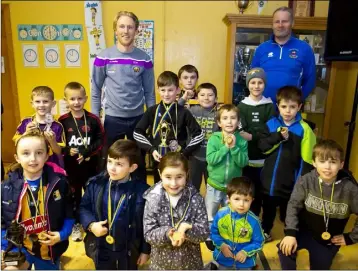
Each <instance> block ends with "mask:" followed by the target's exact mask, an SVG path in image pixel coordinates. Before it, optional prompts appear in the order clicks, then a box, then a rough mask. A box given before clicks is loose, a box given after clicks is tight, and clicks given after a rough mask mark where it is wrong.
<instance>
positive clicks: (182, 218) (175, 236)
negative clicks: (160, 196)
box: [167, 189, 191, 241]
mask: <svg viewBox="0 0 358 271" xmlns="http://www.w3.org/2000/svg"><path fill="white" fill-rule="evenodd" d="M167 196H168V200H169V206H170V218H171V220H172V227H173V229H175V232H174V233H173V237H172V238H173V240H174V241H176V240H179V239H180V238H181V234H180V233H179V232H178V231H177V230H178V228H179V226H180V223H181V222H182V221H183V220H184V218H185V216H186V214H187V212H188V209H189V206H190V202H191V190H190V189H189V199H188V203H187V205H186V207H185V210H184V213H183V215H182V217H181V218H180V219H179V220H178V222H177V223H174V213H173V206H172V204H171V202H170V196H169V194H168V193H167Z"/></svg>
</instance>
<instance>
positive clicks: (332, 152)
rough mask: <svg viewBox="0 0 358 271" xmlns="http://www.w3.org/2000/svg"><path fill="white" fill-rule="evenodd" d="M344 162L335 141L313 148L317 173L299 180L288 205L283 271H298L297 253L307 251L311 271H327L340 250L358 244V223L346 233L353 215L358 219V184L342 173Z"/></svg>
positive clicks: (281, 247)
mask: <svg viewBox="0 0 358 271" xmlns="http://www.w3.org/2000/svg"><path fill="white" fill-rule="evenodd" d="M343 160H344V153H343V149H342V148H341V146H339V145H338V144H337V143H336V142H335V141H333V140H322V141H321V142H319V143H318V144H317V145H316V146H315V147H314V149H313V165H314V167H315V168H316V169H315V170H312V171H311V172H310V173H307V174H306V175H304V176H302V177H301V178H300V180H299V181H298V182H297V183H296V184H295V187H294V189H293V193H292V194H291V198H290V201H289V202H288V206H287V216H286V228H285V237H284V238H283V240H282V241H281V243H280V244H278V247H279V257H280V262H281V266H282V269H286V270H288V269H290V270H296V256H297V250H300V249H302V248H304V249H307V250H308V252H309V254H310V269H311V270H328V269H329V268H330V266H331V264H332V261H333V258H334V257H335V255H336V254H337V252H338V250H339V248H340V246H345V245H351V244H353V243H358V219H356V223H355V226H354V229H353V230H352V231H351V232H349V233H343V231H344V228H345V226H346V224H347V222H348V219H349V216H350V214H351V213H354V214H356V215H358V184H357V182H356V180H355V179H354V178H353V176H352V175H350V174H349V173H348V172H347V171H344V170H342V168H343V164H344V161H343Z"/></svg>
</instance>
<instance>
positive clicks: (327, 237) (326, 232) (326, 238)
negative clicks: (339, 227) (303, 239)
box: [321, 231, 331, 240]
mask: <svg viewBox="0 0 358 271" xmlns="http://www.w3.org/2000/svg"><path fill="white" fill-rule="evenodd" d="M321 237H322V239H323V240H329V239H331V234H330V233H329V232H328V231H325V232H324V233H322V235H321Z"/></svg>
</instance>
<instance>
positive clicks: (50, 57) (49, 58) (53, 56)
mask: <svg viewBox="0 0 358 271" xmlns="http://www.w3.org/2000/svg"><path fill="white" fill-rule="evenodd" d="M59 51H60V50H59V48H58V45H56V44H44V56H45V66H46V67H60V52H59Z"/></svg>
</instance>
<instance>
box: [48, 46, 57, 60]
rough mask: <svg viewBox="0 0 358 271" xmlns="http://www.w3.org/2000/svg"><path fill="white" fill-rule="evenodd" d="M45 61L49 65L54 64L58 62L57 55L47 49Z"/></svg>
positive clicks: (52, 50)
mask: <svg viewBox="0 0 358 271" xmlns="http://www.w3.org/2000/svg"><path fill="white" fill-rule="evenodd" d="M46 59H47V61H48V62H50V63H55V62H56V61H57V60H58V53H57V52H56V51H55V50H54V49H49V50H48V51H47V52H46Z"/></svg>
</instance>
